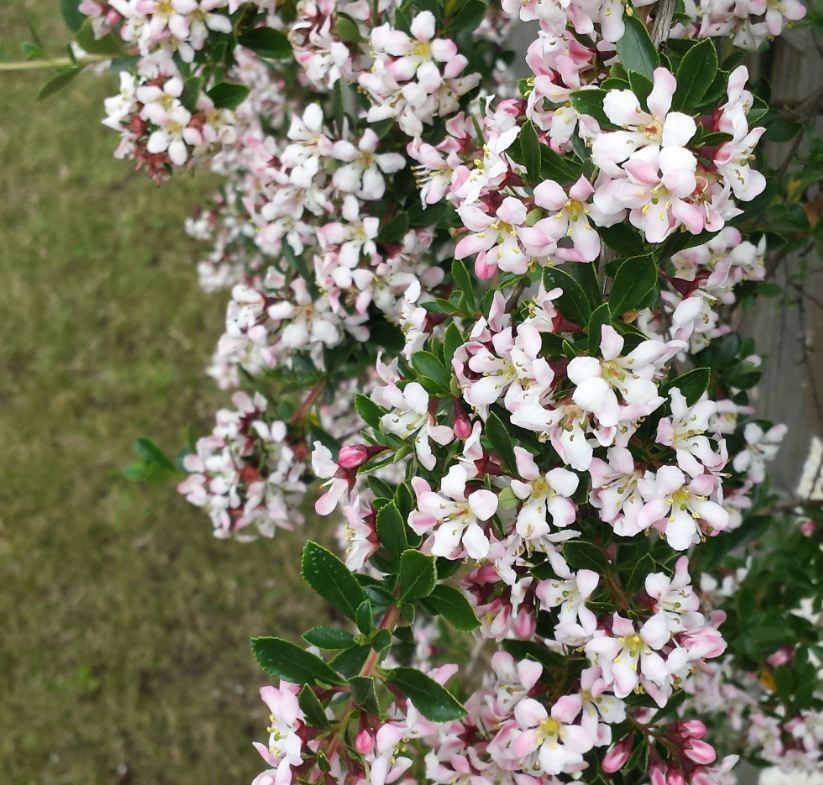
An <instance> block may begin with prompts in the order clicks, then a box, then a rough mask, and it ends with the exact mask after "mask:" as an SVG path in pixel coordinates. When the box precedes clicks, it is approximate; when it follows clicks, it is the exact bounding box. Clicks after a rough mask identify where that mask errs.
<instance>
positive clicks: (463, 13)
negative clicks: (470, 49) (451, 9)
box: [446, 0, 488, 37]
mask: <svg viewBox="0 0 823 785" xmlns="http://www.w3.org/2000/svg"><path fill="white" fill-rule="evenodd" d="M487 10H488V5H487V3H484V2H481V0H469V2H467V3H464V4H463V6H462V7H461V9H460V10H459V11H458V12H457V13H456V14H455V15H454V16H453V17H452V18H451V21H450V22H449V24H448V27H447V28H446V32H448V33H449V36H450V37H454V36H455V35H457V34H458V33H461V32H463V31H466V32H474V31H475V30H476V29H477V26H478V25H479V24H480V23H481V22H482V21H483V18H484V17H485V15H486V11H487Z"/></svg>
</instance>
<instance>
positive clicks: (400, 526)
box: [376, 501, 409, 564]
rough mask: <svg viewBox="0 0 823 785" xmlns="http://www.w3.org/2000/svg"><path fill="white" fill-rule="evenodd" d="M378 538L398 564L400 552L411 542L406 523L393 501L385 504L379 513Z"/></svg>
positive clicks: (389, 555) (377, 522)
mask: <svg viewBox="0 0 823 785" xmlns="http://www.w3.org/2000/svg"><path fill="white" fill-rule="evenodd" d="M376 525H377V539H378V540H380V544H381V545H382V546H383V548H384V549H385V551H386V555H387V556H388V557H389V559H390V561H391V563H392V564H397V562H398V560H399V559H400V554H401V553H403V551H404V550H405V549H406V548H407V546H408V544H409V542H408V537H407V535H406V523H405V521H404V520H403V516H402V515H401V514H400V510H399V509H398V508H397V505H396V504H395V503H394V502H393V501H391V502H389V503H388V504H385V505H383V506H382V507H381V508H380V510H379V511H378V513H377V521H376Z"/></svg>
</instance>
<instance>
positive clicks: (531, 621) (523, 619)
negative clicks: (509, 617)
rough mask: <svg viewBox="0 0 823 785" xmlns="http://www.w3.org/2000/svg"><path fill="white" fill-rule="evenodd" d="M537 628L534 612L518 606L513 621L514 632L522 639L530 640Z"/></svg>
mask: <svg viewBox="0 0 823 785" xmlns="http://www.w3.org/2000/svg"><path fill="white" fill-rule="evenodd" d="M536 628H537V621H536V620H535V618H534V614H533V613H532V612H531V610H529V609H528V608H520V610H519V611H518V612H517V619H516V621H515V623H514V634H515V635H516V636H517V637H518V638H520V640H522V641H526V640H530V639H531V638H532V636H533V635H534V631H535V629H536Z"/></svg>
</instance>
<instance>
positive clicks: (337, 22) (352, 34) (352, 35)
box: [334, 11, 365, 44]
mask: <svg viewBox="0 0 823 785" xmlns="http://www.w3.org/2000/svg"><path fill="white" fill-rule="evenodd" d="M334 30H335V32H336V33H337V37H338V38H339V39H340V40H341V41H345V42H346V43H347V44H359V43H360V42H361V41H364V40H365V39H364V38H363V36H362V35H361V34H360V28H359V27H358V26H357V22H355V21H354V19H352V18H351V17H350V16H349V15H348V14H344V13H343V12H342V11H338V12H337V13H336V14H335V15H334Z"/></svg>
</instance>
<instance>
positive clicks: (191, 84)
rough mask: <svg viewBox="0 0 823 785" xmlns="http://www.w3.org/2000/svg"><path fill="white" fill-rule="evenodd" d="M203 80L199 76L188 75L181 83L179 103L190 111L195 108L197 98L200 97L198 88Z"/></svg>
mask: <svg viewBox="0 0 823 785" xmlns="http://www.w3.org/2000/svg"><path fill="white" fill-rule="evenodd" d="M202 84H203V80H202V79H201V78H200V77H199V76H190V77H189V78H188V79H186V81H185V82H184V83H183V92H182V93H181V95H180V103H181V104H183V106H185V107H186V109H188V110H189V111H190V112H193V111H194V110H195V109H196V108H197V99H198V98H199V97H200V88H201V87H202Z"/></svg>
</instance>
